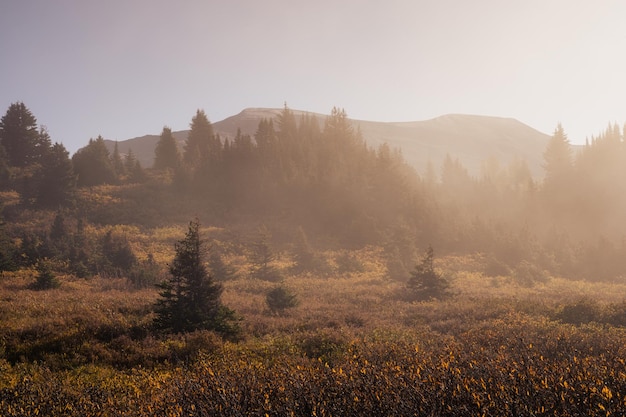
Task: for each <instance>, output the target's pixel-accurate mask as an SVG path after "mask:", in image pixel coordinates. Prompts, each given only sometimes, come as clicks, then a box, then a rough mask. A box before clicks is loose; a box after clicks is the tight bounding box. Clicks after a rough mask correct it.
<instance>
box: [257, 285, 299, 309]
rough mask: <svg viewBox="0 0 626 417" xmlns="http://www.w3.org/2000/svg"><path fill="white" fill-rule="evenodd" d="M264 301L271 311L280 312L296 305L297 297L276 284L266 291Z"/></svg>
mask: <svg viewBox="0 0 626 417" xmlns="http://www.w3.org/2000/svg"><path fill="white" fill-rule="evenodd" d="M265 302H266V303H267V306H268V307H269V309H270V311H271V312H272V313H278V314H282V313H284V311H285V310H286V309H288V308H293V307H296V306H297V305H298V298H297V296H296V295H295V294H293V293H292V292H291V291H289V290H288V289H286V288H285V287H282V286H278V287H275V288H273V289H271V290H270V291H268V293H267V295H266V296H265Z"/></svg>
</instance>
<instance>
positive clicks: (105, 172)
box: [72, 136, 117, 186]
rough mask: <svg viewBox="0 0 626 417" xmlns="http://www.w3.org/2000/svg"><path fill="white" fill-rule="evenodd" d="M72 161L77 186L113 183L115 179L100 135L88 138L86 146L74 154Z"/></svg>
mask: <svg viewBox="0 0 626 417" xmlns="http://www.w3.org/2000/svg"><path fill="white" fill-rule="evenodd" d="M72 163H73V164H74V172H76V175H77V176H78V185H79V186H92V185H100V184H113V183H115V182H116V180H117V179H116V176H115V169H114V168H113V164H112V163H111V158H110V156H109V151H108V149H107V147H106V144H105V143H104V138H103V137H102V136H98V137H97V138H96V139H90V140H89V144H88V145H87V146H85V147H84V148H82V149H79V150H78V152H76V153H75V154H74V156H73V157H72Z"/></svg>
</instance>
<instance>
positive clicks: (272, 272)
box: [250, 226, 282, 281]
mask: <svg viewBox="0 0 626 417" xmlns="http://www.w3.org/2000/svg"><path fill="white" fill-rule="evenodd" d="M275 259H276V256H275V255H274V252H273V251H272V248H271V246H270V234H269V231H268V230H267V228H266V227H265V226H263V227H261V229H260V230H259V237H258V240H257V242H255V244H254V248H253V253H252V260H251V261H252V268H251V271H250V276H251V277H252V278H257V279H261V280H264V281H280V280H281V279H282V276H281V274H280V271H279V270H278V269H277V268H276V267H275V266H274V265H273V262H274V260H275Z"/></svg>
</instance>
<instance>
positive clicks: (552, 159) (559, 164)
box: [543, 123, 572, 184]
mask: <svg viewBox="0 0 626 417" xmlns="http://www.w3.org/2000/svg"><path fill="white" fill-rule="evenodd" d="M543 158H544V165H543V167H544V169H545V171H546V177H545V182H546V183H547V184H549V183H551V182H557V183H558V182H560V181H562V180H563V178H564V177H566V176H567V175H569V174H571V169H572V148H571V146H570V143H569V139H567V135H566V134H565V131H564V130H563V126H561V124H560V123H559V124H558V125H557V127H556V129H555V130H554V133H553V135H552V137H551V138H550V142H548V146H547V148H546V151H545V152H544V154H543Z"/></svg>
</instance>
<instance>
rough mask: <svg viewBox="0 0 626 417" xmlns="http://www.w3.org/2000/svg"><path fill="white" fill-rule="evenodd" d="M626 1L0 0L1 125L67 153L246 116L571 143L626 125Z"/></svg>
mask: <svg viewBox="0 0 626 417" xmlns="http://www.w3.org/2000/svg"><path fill="white" fill-rule="evenodd" d="M625 19H626V2H624V1H617V0H616V1H593V2H592V1H586V0H580V1H575V0H541V1H537V0H523V1H522V0H519V1H507V0H472V1H461V0H454V1H452V0H444V1H442V0H433V1H418V0H406V1H405V0H386V1H384V2H383V1H380V0H333V1H330V0H315V1H299V0H264V1H256V0H247V1H245V0H224V1H216V0H203V1H194V0H184V1H180V0H178V1H174V0H172V1H155V0H142V1H139V0H107V1H95V0H94V1H90V0H76V1H70V0H54V1H51V0H37V1H35V0H0V54H1V55H0V56H1V59H0V113H1V114H4V113H5V112H6V109H7V108H8V107H9V105H10V104H11V103H13V102H16V101H23V102H24V103H25V104H26V106H27V107H28V108H30V109H31V111H32V112H33V113H34V114H35V116H36V117H37V119H38V122H39V123H40V124H44V125H46V126H47V127H48V130H49V131H50V135H51V137H52V140H53V141H57V142H62V143H63V144H64V145H65V146H66V147H67V148H68V150H70V151H71V152H74V151H76V150H77V149H78V148H80V147H82V146H84V145H85V144H86V143H87V142H88V140H89V138H91V137H96V136H97V135H99V134H101V135H102V136H104V137H105V138H107V139H118V140H124V139H129V138H132V137H135V136H141V135H144V134H148V133H156V134H158V133H160V132H161V129H162V127H163V126H164V125H168V126H170V127H171V128H172V129H173V130H182V129H187V128H188V126H189V123H190V121H191V117H192V116H193V115H194V113H195V111H196V109H198V108H202V109H204V110H205V111H206V113H207V115H208V116H209V118H210V120H211V121H213V122H216V121H219V120H222V119H224V118H226V117H228V116H231V115H233V114H236V113H239V112H240V111H241V110H243V109H244V108H246V107H282V106H283V103H284V102H287V105H288V106H289V107H290V108H293V109H299V110H308V111H314V112H319V113H325V114H327V113H329V112H330V110H331V109H332V107H333V106H338V107H343V108H345V110H346V111H347V113H348V115H349V117H351V118H354V119H366V120H378V121H413V120H425V119H430V118H433V117H436V116H440V115H442V114H446V113H467V114H483V115H493V116H503V117H513V118H516V119H518V120H520V121H522V122H524V123H526V124H528V125H530V126H532V127H534V128H536V129H538V130H540V131H542V132H545V133H549V134H550V133H552V131H553V130H554V128H555V126H556V124H557V123H558V122H561V123H562V124H563V127H564V129H565V131H566V133H567V134H568V135H569V138H570V140H571V141H572V142H573V143H581V142H583V141H584V139H585V137H586V136H591V135H595V134H597V133H598V132H600V131H601V130H603V129H604V128H605V127H606V126H607V124H608V123H609V122H617V123H619V124H620V125H622V124H623V123H624V122H626V50H625V47H626V24H624V21H625Z"/></svg>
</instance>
